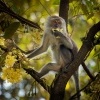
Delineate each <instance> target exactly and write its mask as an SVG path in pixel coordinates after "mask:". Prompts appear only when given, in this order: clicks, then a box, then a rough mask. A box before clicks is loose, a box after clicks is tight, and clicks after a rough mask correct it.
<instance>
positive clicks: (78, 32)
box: [0, 0, 100, 100]
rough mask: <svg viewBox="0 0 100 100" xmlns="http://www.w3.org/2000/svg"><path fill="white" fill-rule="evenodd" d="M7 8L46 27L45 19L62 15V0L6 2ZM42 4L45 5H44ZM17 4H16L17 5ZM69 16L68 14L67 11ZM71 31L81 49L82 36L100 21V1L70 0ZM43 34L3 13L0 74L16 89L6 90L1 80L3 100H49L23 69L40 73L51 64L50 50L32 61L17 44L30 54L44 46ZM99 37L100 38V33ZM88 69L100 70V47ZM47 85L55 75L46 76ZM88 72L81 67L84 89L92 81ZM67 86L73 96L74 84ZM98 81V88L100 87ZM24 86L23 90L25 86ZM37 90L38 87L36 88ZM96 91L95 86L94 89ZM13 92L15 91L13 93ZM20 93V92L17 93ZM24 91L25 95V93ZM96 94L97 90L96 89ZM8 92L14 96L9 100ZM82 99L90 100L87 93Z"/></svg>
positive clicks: (96, 48) (93, 54)
mask: <svg viewBox="0 0 100 100" xmlns="http://www.w3.org/2000/svg"><path fill="white" fill-rule="evenodd" d="M5 2H6V3H7V5H9V7H10V8H11V9H12V10H13V11H14V12H16V13H17V14H19V15H21V16H23V17H25V18H27V19H29V20H31V21H33V22H36V23H38V24H39V25H40V26H41V27H42V29H43V28H44V22H45V18H46V17H47V16H49V15H58V9H59V2H60V1H59V0H17V1H16V0H5ZM41 3H42V4H41ZM15 4H16V5H15ZM64 13H65V12H64ZM68 16H69V19H68V25H67V26H68V32H69V34H70V35H71V36H72V38H73V39H74V40H75V42H76V43H77V45H78V47H79V48H80V46H81V44H82V42H81V39H80V38H82V37H85V36H86V35H87V34H86V33H87V31H88V30H89V28H90V27H91V26H92V25H93V24H95V23H97V22H98V21H99V20H100V0H70V3H69V15H68ZM42 36H43V32H42V31H40V30H38V29H35V28H33V27H31V26H28V25H26V24H23V23H20V22H19V21H18V20H16V19H14V18H12V17H11V16H9V15H8V14H6V13H0V48H1V49H0V74H1V75H2V79H4V80H5V81H9V82H11V83H16V84H12V85H10V87H11V86H12V88H11V89H10V88H8V89H4V88H3V87H4V84H5V81H4V80H2V79H1V78H0V82H1V94H0V98H1V99H2V100H6V99H12V98H16V99H22V100H25V99H26V100H31V98H33V96H34V98H36V99H40V98H45V99H46V100H48V94H47V93H45V90H43V89H42V88H41V87H40V86H39V85H38V84H36V86H33V87H32V90H30V89H31V86H32V84H33V81H32V80H33V79H32V78H31V77H30V76H28V75H26V74H25V71H24V70H22V68H35V69H36V70H39V69H40V68H41V67H42V66H43V65H44V64H46V63H47V62H49V61H51V57H50V51H49V50H48V52H47V53H46V54H44V55H42V56H38V57H36V58H34V60H31V61H30V60H29V59H27V58H26V57H25V55H24V54H23V53H21V51H20V50H18V49H16V46H15V45H14V42H13V41H12V40H14V41H15V42H16V44H17V45H18V46H19V47H20V48H21V49H23V50H24V51H28V50H31V49H33V48H34V49H35V48H37V47H38V46H39V45H40V44H41V38H42ZM96 38H100V32H99V33H98V35H97V37H96ZM86 63H87V65H88V68H89V69H90V70H91V72H92V73H93V74H96V73H98V72H99V71H100V45H98V46H96V47H95V48H94V50H93V51H92V52H91V54H90V55H89V58H88V59H87V62H86ZM45 78H46V80H47V81H46V82H47V83H48V84H51V82H52V80H53V78H54V74H53V75H52V73H50V74H49V75H47V76H46V77H45ZM88 79H89V78H88V77H87V75H86V73H85V72H84V71H83V69H82V68H80V83H81V87H83V86H85V84H86V83H87V81H88ZM70 84H71V85H68V87H70V89H69V88H67V87H66V89H67V90H66V91H68V93H69V95H68V96H70V95H72V94H71V93H73V88H74V86H73V84H72V83H71V82H70ZM96 84H97V82H96V83H95V85H94V86H96ZM21 86H22V87H21ZM34 87H35V88H34ZM92 88H93V89H95V88H94V87H92ZM35 89H36V95H34V94H33V95H31V96H29V95H28V93H25V92H26V91H28V92H30V91H32V92H34V91H35ZM10 91H12V92H10ZM15 91H16V92H15ZM20 91H22V92H23V91H24V92H23V93H24V94H23V95H22V92H21V94H20ZM93 91H94V90H93ZM7 93H8V94H9V95H10V96H8V97H7ZM82 94H83V96H82V99H83V100H85V99H86V97H87V96H86V94H85V93H84V92H83V93H82Z"/></svg>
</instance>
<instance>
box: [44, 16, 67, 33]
mask: <svg viewBox="0 0 100 100" xmlns="http://www.w3.org/2000/svg"><path fill="white" fill-rule="evenodd" d="M45 29H46V30H47V31H51V30H52V31H54V30H57V31H59V32H61V33H66V23H65V20H64V19H63V18H61V17H58V16H50V17H48V18H47V21H46V23H45Z"/></svg>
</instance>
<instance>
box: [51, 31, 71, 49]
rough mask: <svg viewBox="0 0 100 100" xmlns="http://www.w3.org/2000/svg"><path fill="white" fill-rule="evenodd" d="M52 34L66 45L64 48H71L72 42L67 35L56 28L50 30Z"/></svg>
mask: <svg viewBox="0 0 100 100" xmlns="http://www.w3.org/2000/svg"><path fill="white" fill-rule="evenodd" d="M52 34H54V36H55V37H56V38H58V39H60V41H61V42H62V43H63V44H64V45H65V46H66V48H69V49H73V43H72V41H71V39H70V37H69V36H67V37H66V36H64V35H63V34H62V33H61V32H59V31H57V30H54V31H52Z"/></svg>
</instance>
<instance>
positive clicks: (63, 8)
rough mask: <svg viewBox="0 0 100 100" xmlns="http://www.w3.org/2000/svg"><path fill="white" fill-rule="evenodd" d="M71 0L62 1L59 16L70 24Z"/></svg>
mask: <svg viewBox="0 0 100 100" xmlns="http://www.w3.org/2000/svg"><path fill="white" fill-rule="evenodd" d="M68 10H69V0H60V7H59V16H61V17H62V18H63V19H65V21H66V23H68Z"/></svg>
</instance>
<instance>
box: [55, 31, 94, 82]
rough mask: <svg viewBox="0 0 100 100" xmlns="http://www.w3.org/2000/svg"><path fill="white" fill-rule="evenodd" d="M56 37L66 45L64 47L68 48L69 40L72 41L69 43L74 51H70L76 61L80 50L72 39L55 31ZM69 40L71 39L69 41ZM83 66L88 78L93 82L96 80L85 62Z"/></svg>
mask: <svg viewBox="0 0 100 100" xmlns="http://www.w3.org/2000/svg"><path fill="white" fill-rule="evenodd" d="M53 34H54V35H55V36H56V37H59V38H60V40H61V41H62V42H63V43H64V45H65V46H66V47H67V48H68V47H69V46H68V45H67V44H66V42H68V41H69V40H70V41H71V43H70V42H68V43H69V44H70V45H72V47H73V48H72V49H70V48H69V49H70V51H71V53H72V56H73V57H72V58H73V59H74V58H75V56H76V55H77V52H78V48H77V46H76V44H75V42H74V41H73V40H72V39H71V38H70V37H66V36H64V35H63V34H62V33H61V32H59V31H55V32H54V33H53ZM68 38H69V39H68ZM82 66H83V68H84V70H85V71H86V73H87V74H88V76H89V77H90V78H91V79H92V80H93V79H94V76H93V75H92V74H91V72H90V71H89V69H88V68H87V66H86V64H85V63H84V62H82Z"/></svg>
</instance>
